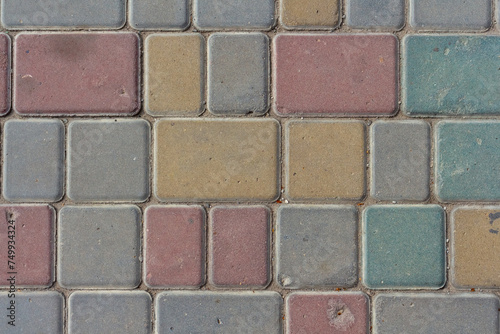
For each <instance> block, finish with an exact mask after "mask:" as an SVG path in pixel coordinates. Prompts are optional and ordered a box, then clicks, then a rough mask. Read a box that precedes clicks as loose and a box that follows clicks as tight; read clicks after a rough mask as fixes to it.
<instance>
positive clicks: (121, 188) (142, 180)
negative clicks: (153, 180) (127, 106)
mask: <svg viewBox="0 0 500 334" xmlns="http://www.w3.org/2000/svg"><path fill="white" fill-rule="evenodd" d="M150 132H151V130H150V126H149V123H148V122H147V121H145V120H140V119H136V120H85V121H75V122H71V123H70V124H69V128H68V137H69V139H68V149H69V151H68V196H69V197H70V198H71V199H72V200H74V201H87V202H88V201H96V202H105V201H106V202H109V201H115V202H121V201H129V202H141V201H145V200H146V199H147V198H148V197H149V142H150Z"/></svg>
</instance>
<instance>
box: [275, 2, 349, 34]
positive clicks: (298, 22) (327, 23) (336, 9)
mask: <svg viewBox="0 0 500 334" xmlns="http://www.w3.org/2000/svg"><path fill="white" fill-rule="evenodd" d="M340 12H341V10H340V3H339V0H309V1H302V0H281V24H282V25H283V26H284V27H285V29H333V28H336V27H338V25H339V24H340V15H339V14H340Z"/></svg>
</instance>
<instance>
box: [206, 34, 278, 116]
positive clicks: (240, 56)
mask: <svg viewBox="0 0 500 334" xmlns="http://www.w3.org/2000/svg"><path fill="white" fill-rule="evenodd" d="M268 108H269V39H268V37H267V36H266V35H264V34H261V33H249V34H245V33H243V34H224V33H219V34H214V35H212V36H210V38H209V39H208V110H209V111H210V112H212V113H213V114H223V115H230V114H247V113H255V114H263V113H265V112H266V111H267V109H268Z"/></svg>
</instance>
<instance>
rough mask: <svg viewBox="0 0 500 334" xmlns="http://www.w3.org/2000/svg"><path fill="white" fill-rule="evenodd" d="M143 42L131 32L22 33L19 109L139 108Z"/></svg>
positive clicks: (17, 60) (17, 62)
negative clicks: (140, 47)
mask: <svg viewBox="0 0 500 334" xmlns="http://www.w3.org/2000/svg"><path fill="white" fill-rule="evenodd" d="M72 2H74V1H72ZM16 3H17V2H16ZM139 44H140V41H139V37H138V35H137V34H135V33H128V32H126V33H106V32H102V33H21V34H19V35H17V36H16V39H15V44H14V109H15V110H16V111H17V112H18V113H20V114H22V115H73V116H76V115H78V116H83V115H96V114H98V115H133V114H135V113H137V112H138V111H139V109H140V98H139V87H140V85H139V55H140V53H139V52H140V51H139Z"/></svg>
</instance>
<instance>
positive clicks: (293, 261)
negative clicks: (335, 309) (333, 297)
mask: <svg viewBox="0 0 500 334" xmlns="http://www.w3.org/2000/svg"><path fill="white" fill-rule="evenodd" d="M276 224H277V227H276V238H277V242H276V280H277V283H278V284H279V285H280V286H282V287H283V288H287V289H299V288H316V287H332V286H336V287H352V286H354V285H356V283H357V282H358V250H357V246H358V245H357V238H358V237H357V235H358V232H357V231H358V226H357V212H356V210H355V209H354V207H352V206H333V205H322V206H314V205H293V206H292V205H289V206H282V207H280V208H279V209H278V217H277V223H276Z"/></svg>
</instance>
